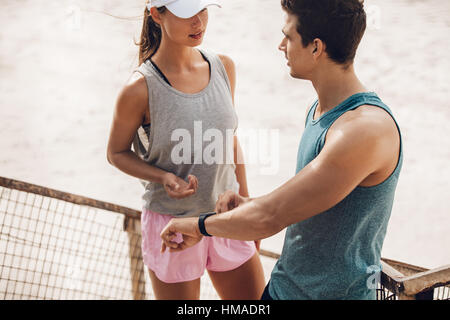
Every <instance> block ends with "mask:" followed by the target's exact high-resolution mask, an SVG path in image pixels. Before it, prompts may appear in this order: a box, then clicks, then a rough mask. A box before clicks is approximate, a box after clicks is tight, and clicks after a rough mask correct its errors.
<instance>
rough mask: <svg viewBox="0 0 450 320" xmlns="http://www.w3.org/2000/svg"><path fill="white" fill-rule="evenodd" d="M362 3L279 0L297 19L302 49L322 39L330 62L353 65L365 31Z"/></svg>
mask: <svg viewBox="0 0 450 320" xmlns="http://www.w3.org/2000/svg"><path fill="white" fill-rule="evenodd" d="M363 3H364V1H363V0H281V6H282V7H283V9H284V10H285V11H286V12H288V13H290V14H293V15H295V16H297V18H298V26H297V32H298V33H299V34H300V36H301V37H302V42H303V46H304V47H306V46H308V45H309V44H310V43H311V42H313V40H314V39H316V38H318V39H320V40H322V41H323V42H324V43H325V45H326V52H327V54H328V56H329V57H330V59H331V60H333V61H335V62H336V63H338V64H343V65H348V64H350V63H353V61H354V59H355V55H356V49H357V48H358V46H359V43H360V42H361V39H362V37H363V35H364V32H365V30H366V13H365V11H364V4H363Z"/></svg>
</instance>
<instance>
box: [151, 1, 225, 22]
mask: <svg viewBox="0 0 450 320" xmlns="http://www.w3.org/2000/svg"><path fill="white" fill-rule="evenodd" d="M212 5H215V6H218V7H221V5H220V2H219V1H218V0H150V3H148V4H147V8H148V10H149V11H150V8H151V7H157V8H160V7H164V6H165V7H166V8H167V9H169V10H170V12H172V13H173V14H174V15H176V16H177V17H179V18H182V19H188V18H191V17H193V16H195V15H196V14H197V13H199V12H200V11H202V10H203V9H205V8H206V7H208V6H212Z"/></svg>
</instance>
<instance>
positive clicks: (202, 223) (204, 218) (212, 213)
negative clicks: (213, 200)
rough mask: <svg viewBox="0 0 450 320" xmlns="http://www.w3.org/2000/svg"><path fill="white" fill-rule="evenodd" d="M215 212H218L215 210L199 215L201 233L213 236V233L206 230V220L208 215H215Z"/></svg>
mask: <svg viewBox="0 0 450 320" xmlns="http://www.w3.org/2000/svg"><path fill="white" fill-rule="evenodd" d="M215 214H216V213H215V212H210V213H204V214H201V215H200V216H199V217H198V228H199V229H200V233H201V234H202V235H204V236H207V237H212V235H210V234H209V233H208V232H206V228H205V220H206V219H207V218H208V217H210V216H213V215H215Z"/></svg>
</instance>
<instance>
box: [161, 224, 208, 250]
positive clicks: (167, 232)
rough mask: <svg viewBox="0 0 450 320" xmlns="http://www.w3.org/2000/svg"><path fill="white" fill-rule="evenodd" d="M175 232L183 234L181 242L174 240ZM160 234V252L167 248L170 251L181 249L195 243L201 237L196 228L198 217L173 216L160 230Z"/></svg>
mask: <svg viewBox="0 0 450 320" xmlns="http://www.w3.org/2000/svg"><path fill="white" fill-rule="evenodd" d="M177 234H181V235H182V236H183V241H182V242H181V243H180V242H177V241H174V240H175V239H176V238H177ZM160 236H161V239H162V244H161V252H164V251H166V249H167V248H169V249H170V252H177V251H182V250H184V249H187V248H190V247H192V246H194V245H196V244H197V243H199V242H200V240H202V238H203V235H202V234H201V233H200V230H199V229H198V217H194V218H174V219H172V220H170V221H169V223H168V224H167V225H166V227H165V228H164V229H163V231H161V234H160Z"/></svg>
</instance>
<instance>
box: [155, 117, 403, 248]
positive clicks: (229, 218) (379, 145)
mask: <svg viewBox="0 0 450 320" xmlns="http://www.w3.org/2000/svg"><path fill="white" fill-rule="evenodd" d="M387 117H389V115H387ZM348 118H349V119H348V120H349V121H346V118H345V117H343V119H339V120H338V121H339V123H337V122H336V123H335V125H333V127H334V128H333V130H332V129H330V131H329V133H328V135H327V139H326V143H325V145H324V148H323V150H322V151H321V152H320V154H319V155H318V156H317V157H316V158H315V159H314V160H313V161H311V162H310V163H309V164H308V165H307V166H306V167H305V168H303V169H302V170H301V171H300V172H299V173H298V174H297V175H296V176H295V177H293V178H292V179H290V180H289V181H288V182H286V183H285V184H283V185H282V186H281V187H279V188H277V189H276V190H274V191H273V192H271V193H269V194H267V195H265V196H262V197H259V198H255V199H254V200H252V201H249V202H247V203H245V204H243V205H241V206H239V207H237V208H235V209H233V210H231V211H228V212H226V213H221V214H218V215H215V216H211V217H209V218H208V219H206V221H205V227H206V230H207V232H208V233H209V234H211V235H213V236H217V237H223V238H230V239H237V240H255V239H263V238H267V237H269V236H271V235H273V234H275V233H277V232H279V231H281V230H282V229H284V228H285V227H287V226H289V225H291V224H294V223H297V222H300V221H303V220H306V219H308V218H310V217H312V216H314V215H316V214H319V213H321V212H324V211H326V210H328V209H330V208H332V207H333V206H335V205H336V204H338V203H339V202H340V201H342V200H343V199H344V198H345V197H346V196H347V195H348V194H350V193H351V192H352V190H353V189H355V188H356V187H357V186H358V185H359V184H361V182H362V181H364V180H365V179H366V178H367V177H368V176H370V175H371V174H373V173H376V172H377V171H380V170H382V169H383V168H384V167H385V166H386V163H387V162H389V160H391V159H392V157H394V155H395V152H393V150H396V149H398V148H399V138H398V131H397V129H396V126H395V124H394V123H393V121H392V119H391V121H387V120H386V119H387V118H384V119H385V120H383V119H381V120H380V119H378V118H377V119H375V120H374V118H373V115H372V116H361V117H358V118H354V117H351V116H349V117H348ZM380 118H382V117H380ZM189 219H190V220H189ZM189 219H173V220H172V222H171V223H170V224H169V225H168V227H167V228H166V230H164V231H163V233H162V234H161V235H162V237H163V239H164V240H167V239H168V236H167V235H169V234H172V232H181V233H184V234H186V235H190V236H194V237H195V233H197V235H198V234H199V231H198V226H197V221H198V218H189ZM164 234H165V236H164ZM166 244H167V245H168V244H169V243H168V242H167V241H166ZM171 247H172V248H177V247H176V246H171Z"/></svg>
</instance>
